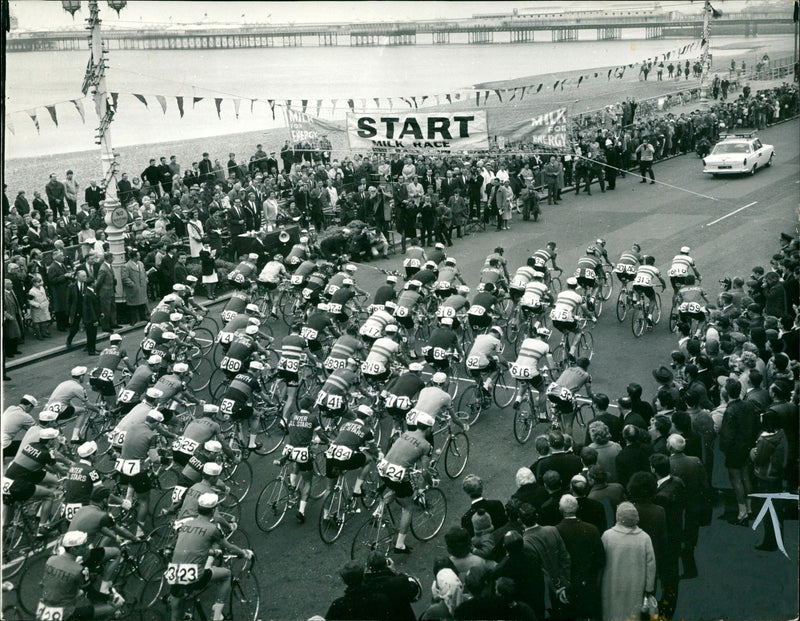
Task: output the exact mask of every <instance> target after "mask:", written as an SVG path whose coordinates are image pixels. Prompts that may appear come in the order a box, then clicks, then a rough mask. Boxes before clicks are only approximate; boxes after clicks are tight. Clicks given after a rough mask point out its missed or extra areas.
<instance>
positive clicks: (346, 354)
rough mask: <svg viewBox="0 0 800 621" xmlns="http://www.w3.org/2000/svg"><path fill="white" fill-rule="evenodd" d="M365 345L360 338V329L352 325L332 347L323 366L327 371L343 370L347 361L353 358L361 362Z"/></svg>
mask: <svg viewBox="0 0 800 621" xmlns="http://www.w3.org/2000/svg"><path fill="white" fill-rule="evenodd" d="M363 352H364V344H363V343H362V342H361V341H360V340H359V338H358V327H357V326H355V325H353V324H351V325H348V326H347V328H345V333H344V334H342V336H340V337H339V338H338V339H336V341H335V342H334V343H333V345H332V346H331V350H330V352H328V357H327V358H325V362H324V363H323V364H322V366H323V367H324V368H325V369H326V370H327V371H336V370H337V369H343V368H344V367H345V365H346V364H347V361H348V360H349V359H351V358H355V359H357V360H360V359H361V358H362V357H363Z"/></svg>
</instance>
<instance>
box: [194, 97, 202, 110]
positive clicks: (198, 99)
mask: <svg viewBox="0 0 800 621" xmlns="http://www.w3.org/2000/svg"><path fill="white" fill-rule="evenodd" d="M198 101H203V98H202V97H192V108H194V105H195V104H196V103H197V102H198Z"/></svg>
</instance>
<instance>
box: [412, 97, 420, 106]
mask: <svg viewBox="0 0 800 621" xmlns="http://www.w3.org/2000/svg"><path fill="white" fill-rule="evenodd" d="M411 101H413V102H414V107H415V108H419V106H418V105H417V98H416V97H412V98H411Z"/></svg>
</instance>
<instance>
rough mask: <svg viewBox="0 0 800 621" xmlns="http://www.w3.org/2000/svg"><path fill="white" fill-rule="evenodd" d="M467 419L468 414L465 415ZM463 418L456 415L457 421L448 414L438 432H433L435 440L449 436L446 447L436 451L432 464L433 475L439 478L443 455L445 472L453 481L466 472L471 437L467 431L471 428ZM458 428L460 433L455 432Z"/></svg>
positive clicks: (445, 442)
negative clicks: (438, 467) (439, 436)
mask: <svg viewBox="0 0 800 621" xmlns="http://www.w3.org/2000/svg"><path fill="white" fill-rule="evenodd" d="M463 418H466V414H464V415H463ZM463 418H462V417H460V416H459V415H458V414H456V419H457V420H458V421H459V422H455V420H454V419H453V418H452V417H451V416H450V415H449V414H448V416H447V417H446V420H443V421H442V422H443V423H444V424H442V425H441V426H440V427H439V428H438V429H437V430H435V431H434V432H433V436H434V438H435V437H436V436H438V435H441V434H443V433H446V434H447V437H446V438H445V440H444V446H442V448H440V449H436V450H435V451H434V454H433V458H432V459H431V463H430V466H429V468H430V470H431V473H432V474H433V475H434V476H436V477H438V469H437V466H438V464H439V460H440V459H441V457H442V455H444V472H445V474H446V475H447V476H448V477H449V478H451V479H457V478H458V477H460V476H461V474H462V473H463V472H464V469H465V468H466V467H467V461H469V436H468V435H467V433H466V432H467V430H468V429H469V426H468V425H466V424H464V422H463ZM454 426H456V427H458V428H459V429H458V431H454V430H453V427H454Z"/></svg>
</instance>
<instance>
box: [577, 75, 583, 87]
mask: <svg viewBox="0 0 800 621" xmlns="http://www.w3.org/2000/svg"><path fill="white" fill-rule="evenodd" d="M581 82H583V76H581V77H579V78H578V86H579V87H580V85H581Z"/></svg>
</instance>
